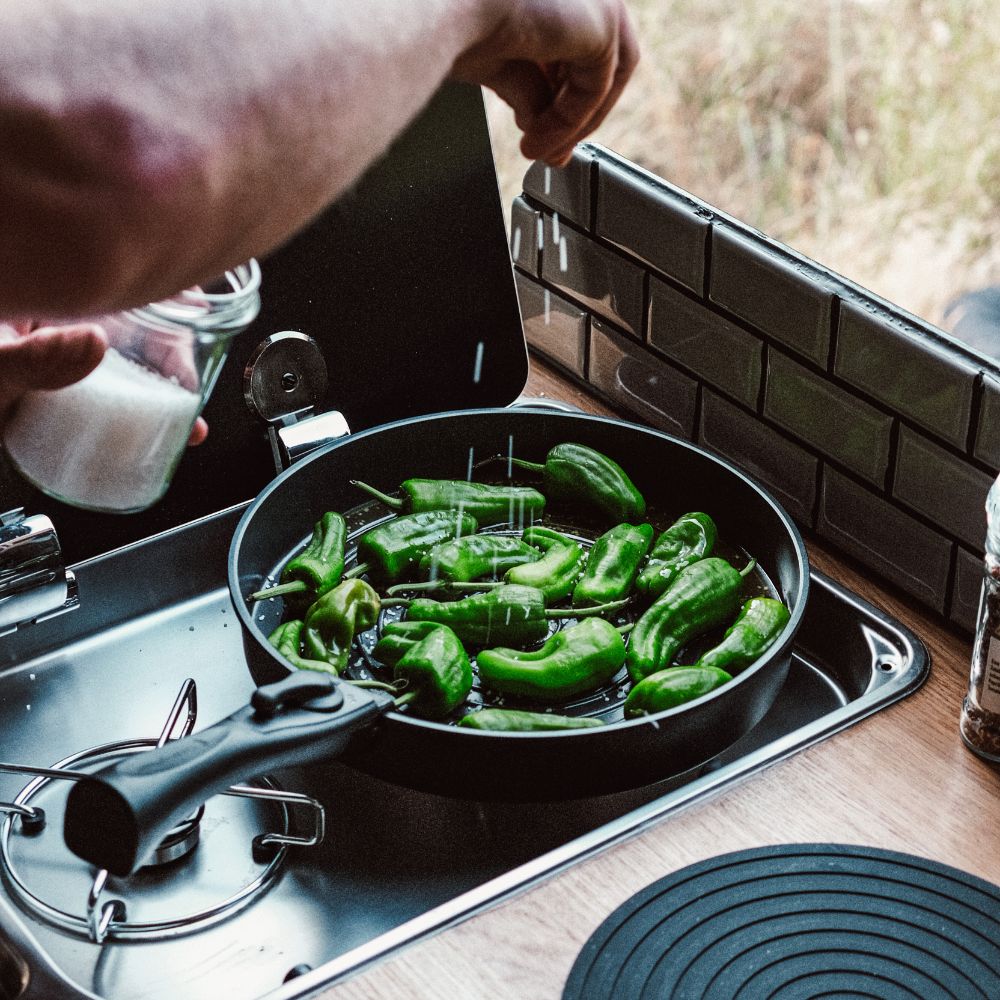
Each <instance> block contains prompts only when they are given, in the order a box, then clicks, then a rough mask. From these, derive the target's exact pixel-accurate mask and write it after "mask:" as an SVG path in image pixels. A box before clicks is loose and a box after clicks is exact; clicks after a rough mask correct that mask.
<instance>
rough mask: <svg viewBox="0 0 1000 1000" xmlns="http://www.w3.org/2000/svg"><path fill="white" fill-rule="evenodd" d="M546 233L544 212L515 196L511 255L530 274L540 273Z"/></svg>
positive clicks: (511, 231) (511, 212)
mask: <svg viewBox="0 0 1000 1000" xmlns="http://www.w3.org/2000/svg"><path fill="white" fill-rule="evenodd" d="M544 235H545V233H544V228H543V226H542V213H541V212H539V211H538V209H537V208H532V207H531V206H530V205H529V204H528V203H527V202H526V201H525V200H524V199H523V198H515V199H514V204H513V205H512V206H511V209H510V257H511V260H513V261H514V263H515V264H516V265H517V266H518V267H519V268H521V269H522V270H524V271H527V272H528V274H533V275H537V274H538V257H539V251H540V250H541V249H542V242H543V240H544Z"/></svg>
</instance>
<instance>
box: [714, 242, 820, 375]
mask: <svg viewBox="0 0 1000 1000" xmlns="http://www.w3.org/2000/svg"><path fill="white" fill-rule="evenodd" d="M834 289H835V285H834V283H833V282H832V280H831V279H829V278H828V277H827V276H826V275H825V273H824V272H822V271H821V270H819V269H818V268H812V267H810V266H809V265H807V264H806V263H804V262H802V261H799V260H797V259H795V258H794V257H792V256H791V255H788V256H785V255H784V254H779V252H778V250H776V249H774V248H772V247H770V246H766V245H764V244H761V243H757V242H756V241H754V240H753V239H751V238H750V237H749V235H747V236H744V235H740V234H737V233H734V232H732V231H730V230H728V229H726V228H723V227H722V226H720V225H715V226H713V227H712V269H711V278H710V283H709V298H710V299H711V300H712V301H713V302H715V303H717V304H719V305H720V306H722V307H723V308H725V309H728V310H729V311H730V312H731V313H734V314H735V315H737V316H739V317H740V318H741V319H744V320H746V321H747V322H748V323H751V324H752V325H753V326H755V327H756V328H757V329H758V330H760V331H761V332H763V333H765V334H767V335H768V336H770V337H773V338H774V339H775V340H779V341H781V343H782V344H784V345H786V346H787V347H790V348H791V349H792V350H793V351H797V352H798V353H799V354H802V355H803V356H805V357H806V358H808V359H810V360H811V361H813V362H815V363H816V364H817V365H819V366H820V367H823V368H825V367H826V363H827V357H828V355H829V350H830V326H831V317H832V312H833V300H834Z"/></svg>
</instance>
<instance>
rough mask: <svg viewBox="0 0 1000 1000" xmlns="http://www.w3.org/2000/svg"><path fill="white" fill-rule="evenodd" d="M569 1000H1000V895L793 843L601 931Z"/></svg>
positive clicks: (943, 869) (701, 880)
mask: <svg viewBox="0 0 1000 1000" xmlns="http://www.w3.org/2000/svg"><path fill="white" fill-rule="evenodd" d="M563 997H564V1000H584V998H586V1000H603V998H606V997H607V998H611V997H614V998H615V1000H632V998H642V1000H651V998H654V997H655V998H657V1000H668V998H675V1000H677V998H685V1000H764V998H775V1000H777V998H781V1000H805V998H807V997H808V998H816V997H824V998H831V1000H832V998H844V1000H846V998H848V997H869V998H878V1000H904V998H905V1000H914V998H919V1000H939V998H940V1000H944V998H961V1000H965V998H973V997H974V998H985V1000H995V998H997V997H1000V888H998V887H997V886H995V885H993V884H991V883H989V882H985V881H983V880H982V879H979V878H976V877H974V876H972V875H969V874H967V873H965V872H962V871H959V870H958V869H955V868H950V867H948V866H946V865H942V864H938V863H936V862H933V861H928V860H925V859H923V858H918V857H915V856H913V855H909V854H901V853H896V852H892V851H885V850H880V849H876V848H869V847H856V846H850V845H843V844H782V845H777V846H773V847H764V848H756V849H753V850H747V851H739V852H736V853H733V854H724V855H721V856H719V857H715V858H711V859H709V860H707V861H703V862H700V863H698V864H695V865H691V866H689V867H687V868H684V869H682V870H680V871H678V872H675V873H674V874H672V875H669V876H668V877H666V878H664V879H661V880H660V881H658V882H655V883H653V884H652V885H650V886H648V887H647V888H646V889H644V890H642V891H641V892H639V893H637V894H636V895H635V896H633V897H632V898H631V899H629V900H628V901H627V902H625V903H624V904H623V905H622V906H620V907H619V908H618V909H617V910H615V912H614V913H612V914H611V916H610V917H608V918H607V920H605V921H604V923H603V924H601V926H600V927H599V928H598V929H597V930H596V931H595V932H594V934H593V935H592V936H591V938H590V940H588V941H587V943H586V944H585V945H584V948H583V950H582V952H581V953H580V955H579V956H578V958H577V960H576V963H575V964H574V966H573V969H572V970H571V972H570V976H569V979H568V981H567V983H566V987H565V991H564V993H563Z"/></svg>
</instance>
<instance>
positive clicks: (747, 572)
mask: <svg viewBox="0 0 1000 1000" xmlns="http://www.w3.org/2000/svg"><path fill="white" fill-rule="evenodd" d="M756 565H757V560H756V559H754V558H753V556H751V557H750V562H748V563H747V564H746V566H744V567H743V569H741V570H740V576H741V577H742V578H743V579H744V580H745V579H746V578H747V577H748V576H749V575H750V574H751V573H752V572H753V570H754V567H755V566H756Z"/></svg>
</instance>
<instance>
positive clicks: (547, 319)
mask: <svg viewBox="0 0 1000 1000" xmlns="http://www.w3.org/2000/svg"><path fill="white" fill-rule="evenodd" d="M544 299H545V325H546V326H548V325H549V322H550V320H551V313H552V296H551V294H550V292H549V290H548V289H547V288H546V289H545V295H544Z"/></svg>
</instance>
